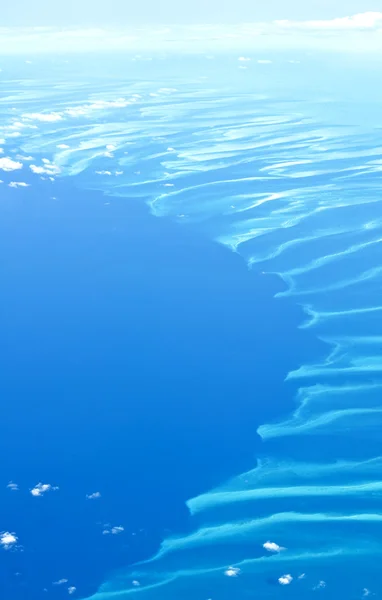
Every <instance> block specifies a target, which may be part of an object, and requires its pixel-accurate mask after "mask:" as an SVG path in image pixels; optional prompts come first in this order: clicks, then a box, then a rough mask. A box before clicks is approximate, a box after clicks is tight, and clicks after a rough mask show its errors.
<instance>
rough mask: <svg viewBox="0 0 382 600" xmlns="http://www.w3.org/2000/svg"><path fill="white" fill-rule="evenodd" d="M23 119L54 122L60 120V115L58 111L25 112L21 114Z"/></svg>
mask: <svg viewBox="0 0 382 600" xmlns="http://www.w3.org/2000/svg"><path fill="white" fill-rule="evenodd" d="M23 118H24V119H29V120H31V121H41V122H45V123H54V122H55V121H62V115H60V113H56V112H52V113H26V114H24V115H23Z"/></svg>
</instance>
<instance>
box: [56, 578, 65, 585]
mask: <svg viewBox="0 0 382 600" xmlns="http://www.w3.org/2000/svg"><path fill="white" fill-rule="evenodd" d="M68 581H69V579H59V580H58V581H53V585H64V583H68Z"/></svg>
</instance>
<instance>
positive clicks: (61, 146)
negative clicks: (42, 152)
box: [56, 144, 70, 150]
mask: <svg viewBox="0 0 382 600" xmlns="http://www.w3.org/2000/svg"><path fill="white" fill-rule="evenodd" d="M56 148H59V149H60V150H66V149H67V148H70V146H68V144H57V146H56Z"/></svg>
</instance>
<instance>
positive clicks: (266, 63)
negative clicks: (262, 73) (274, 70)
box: [257, 58, 272, 65]
mask: <svg viewBox="0 0 382 600" xmlns="http://www.w3.org/2000/svg"><path fill="white" fill-rule="evenodd" d="M257 63H258V64H259V65H271V64H272V61H271V60H268V59H266V58H261V59H260V60H258V61H257Z"/></svg>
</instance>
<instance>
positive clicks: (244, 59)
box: [237, 56, 251, 62]
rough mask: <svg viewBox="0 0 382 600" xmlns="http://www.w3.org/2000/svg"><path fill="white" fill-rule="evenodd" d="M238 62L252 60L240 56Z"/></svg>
mask: <svg viewBox="0 0 382 600" xmlns="http://www.w3.org/2000/svg"><path fill="white" fill-rule="evenodd" d="M237 60H239V61H240V62H249V61H250V60H251V59H250V58H247V57H246V56H239V58H238V59H237Z"/></svg>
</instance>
